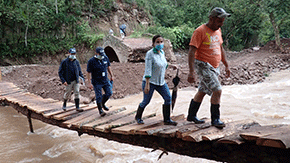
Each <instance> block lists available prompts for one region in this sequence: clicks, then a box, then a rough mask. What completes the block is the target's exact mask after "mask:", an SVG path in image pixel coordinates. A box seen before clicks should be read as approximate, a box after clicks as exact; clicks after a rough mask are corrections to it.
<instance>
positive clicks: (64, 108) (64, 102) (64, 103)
mask: <svg viewBox="0 0 290 163" xmlns="http://www.w3.org/2000/svg"><path fill="white" fill-rule="evenodd" d="M66 102H67V100H65V99H64V100H63V105H62V110H63V111H66Z"/></svg>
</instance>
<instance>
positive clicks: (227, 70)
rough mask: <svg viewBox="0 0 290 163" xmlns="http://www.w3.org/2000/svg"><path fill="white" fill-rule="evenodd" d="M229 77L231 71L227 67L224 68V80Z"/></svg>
mask: <svg viewBox="0 0 290 163" xmlns="http://www.w3.org/2000/svg"><path fill="white" fill-rule="evenodd" d="M230 76H231V71H230V69H229V68H228V67H226V78H228V77H230Z"/></svg>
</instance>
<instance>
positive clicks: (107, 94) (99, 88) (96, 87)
mask: <svg viewBox="0 0 290 163" xmlns="http://www.w3.org/2000/svg"><path fill="white" fill-rule="evenodd" d="M102 88H103V89H104V92H105V94H104V95H102ZM112 88H113V85H112V83H111V82H109V81H108V82H105V83H104V84H96V85H94V91H95V94H96V102H97V103H101V102H102V98H103V96H104V97H108V98H110V97H111V96H112V94H113V91H112Z"/></svg>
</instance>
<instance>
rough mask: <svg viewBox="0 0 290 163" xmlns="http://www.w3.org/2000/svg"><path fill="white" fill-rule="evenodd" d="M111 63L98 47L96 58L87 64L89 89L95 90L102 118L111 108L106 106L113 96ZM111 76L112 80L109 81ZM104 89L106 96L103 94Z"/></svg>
mask: <svg viewBox="0 0 290 163" xmlns="http://www.w3.org/2000/svg"><path fill="white" fill-rule="evenodd" d="M110 66H111V63H110V60H109V58H108V57H107V55H106V54H105V52H104V49H103V48H102V47H97V48H96V52H95V56H94V57H92V58H91V59H90V60H89V61H88V64H87V77H88V81H89V85H88V86H89V88H90V89H93V88H94V91H95V94H96V103H97V106H98V109H99V113H100V115H101V116H105V115H106V113H105V112H104V111H103V109H104V110H106V111H108V110H109V108H108V107H107V106H106V105H105V103H106V102H107V101H108V99H109V98H110V97H111V96H112V94H113V92H112V83H113V73H112V71H111V67H110ZM108 73H109V74H110V80H109V79H108ZM102 89H103V90H104V92H105V94H102Z"/></svg>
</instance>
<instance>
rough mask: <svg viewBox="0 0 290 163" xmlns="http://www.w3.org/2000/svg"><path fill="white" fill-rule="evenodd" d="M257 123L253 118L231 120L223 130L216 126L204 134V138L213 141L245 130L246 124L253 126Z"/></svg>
mask: <svg viewBox="0 0 290 163" xmlns="http://www.w3.org/2000/svg"><path fill="white" fill-rule="evenodd" d="M255 124H256V122H254V121H253V120H241V121H234V122H230V123H227V124H226V126H225V127H224V128H223V129H222V130H220V129H217V128H216V129H214V130H211V131H210V132H209V133H206V134H204V135H202V140H206V141H213V140H216V139H220V138H223V137H225V136H230V135H233V134H235V133H237V132H238V131H241V130H243V128H244V126H251V125H255Z"/></svg>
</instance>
